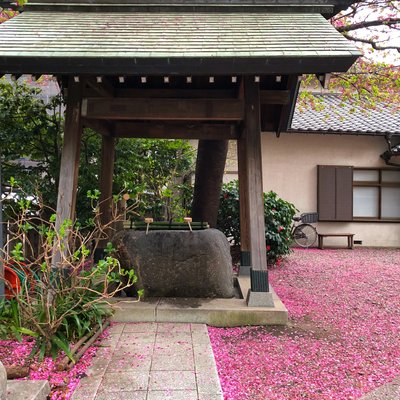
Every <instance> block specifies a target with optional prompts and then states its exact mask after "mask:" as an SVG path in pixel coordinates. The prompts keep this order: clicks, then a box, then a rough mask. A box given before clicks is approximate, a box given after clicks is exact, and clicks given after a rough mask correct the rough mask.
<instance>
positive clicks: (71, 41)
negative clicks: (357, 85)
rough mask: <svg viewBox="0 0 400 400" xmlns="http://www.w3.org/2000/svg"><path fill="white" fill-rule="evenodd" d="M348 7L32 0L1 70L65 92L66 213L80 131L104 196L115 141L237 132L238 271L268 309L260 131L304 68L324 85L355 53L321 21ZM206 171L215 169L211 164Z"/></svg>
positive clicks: (281, 1)
mask: <svg viewBox="0 0 400 400" xmlns="http://www.w3.org/2000/svg"><path fill="white" fill-rule="evenodd" d="M347 3H348V4H350V1H349V0H309V1H303V0H169V1H168V0H152V1H151V2H148V1H147V0H119V1H116V0H77V1H74V2H70V3H68V2H67V0H32V1H31V2H29V3H28V4H27V5H26V6H25V9H24V11H23V12H22V13H21V14H20V15H18V16H17V17H15V18H13V19H11V20H9V21H7V22H5V23H3V24H2V25H0V74H5V73H10V74H17V75H18V74H33V75H36V76H37V75H41V74H51V75H53V76H55V77H57V79H58V81H59V82H60V83H61V85H62V88H63V89H64V93H65V94H66V97H67V108H66V121H65V138H64V148H63V153H62V160H61V171H60V186H59V193H58V204H57V213H58V218H59V220H60V221H61V220H62V219H64V218H73V217H74V214H75V200H76V191H77V177H78V170H79V151H80V138H81V133H82V127H83V126H88V127H91V128H93V129H94V130H96V131H97V132H98V133H99V134H101V135H102V139H103V150H102V173H101V183H100V186H101V191H102V196H103V198H104V199H106V198H108V197H110V195H111V190H112V181H113V176H112V171H113V161H114V160H113V158H114V156H113V154H114V140H115V138H118V137H132V138H134V137H147V138H188V139H199V140H200V143H202V142H203V144H204V143H207V144H208V145H209V146H211V147H212V146H213V145H215V146H217V145H218V142H220V141H225V140H227V139H230V140H232V139H236V140H237V146H238V160H239V181H240V205H241V206H240V213H241V215H240V221H241V250H242V268H241V271H242V272H241V273H243V272H244V273H247V274H250V277H251V291H250V295H249V297H248V305H249V306H252V305H254V306H272V301H271V299H272V294H271V293H270V292H269V285H268V273H267V265H266V254H265V239H264V230H265V226H264V208H263V201H262V192H263V186H262V168H261V146H260V144H261V132H262V131H269V132H271V131H274V132H277V133H279V132H280V131H284V130H286V129H287V127H288V123H289V122H290V119H291V116H292V112H293V109H294V104H295V101H296V96H297V89H298V82H299V76H300V75H301V74H304V73H312V74H317V75H318V76H319V77H320V79H322V80H323V79H324V74H326V73H330V72H341V71H346V70H347V69H348V68H349V67H350V66H351V65H352V64H353V62H354V61H355V60H356V59H357V57H358V56H359V55H360V53H359V52H358V51H357V50H356V49H355V47H353V45H352V44H351V43H350V42H348V41H347V40H346V39H345V38H343V37H342V36H341V35H340V34H339V33H337V32H336V31H335V29H334V28H333V27H332V26H331V25H330V23H329V22H328V21H327V20H326V18H328V17H330V16H332V15H334V13H335V7H337V6H338V5H339V6H343V5H344V4H347ZM288 162H289V161H288ZM205 167H206V168H210V170H212V162H211V161H210V163H209V165H206V166H205ZM210 175H211V174H210ZM106 210H107V207H105V208H104V209H103V211H104V214H105V215H106V214H107V211H106Z"/></svg>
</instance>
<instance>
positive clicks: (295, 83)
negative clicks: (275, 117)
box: [276, 75, 300, 137]
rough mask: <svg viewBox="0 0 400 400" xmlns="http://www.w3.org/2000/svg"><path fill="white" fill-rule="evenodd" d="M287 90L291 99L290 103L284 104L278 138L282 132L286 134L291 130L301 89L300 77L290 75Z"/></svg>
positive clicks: (277, 131)
mask: <svg viewBox="0 0 400 400" xmlns="http://www.w3.org/2000/svg"><path fill="white" fill-rule="evenodd" d="M287 88H288V90H287V91H288V92H289V98H288V102H287V103H286V104H284V105H283V107H282V109H281V114H280V117H279V123H278V127H277V129H276V136H277V137H279V136H280V134H281V132H286V131H287V130H288V129H289V128H290V125H291V122H292V118H293V114H294V110H295V107H296V101H297V96H298V93H299V88H300V81H299V77H298V75H289V79H288V83H287Z"/></svg>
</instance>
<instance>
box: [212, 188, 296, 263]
mask: <svg viewBox="0 0 400 400" xmlns="http://www.w3.org/2000/svg"><path fill="white" fill-rule="evenodd" d="M296 211H297V210H296V207H295V206H294V205H293V204H291V203H289V202H287V201H285V200H282V199H280V198H279V197H278V195H277V194H276V193H275V192H272V191H271V192H268V193H264V213H265V246H266V251H267V259H268V263H269V264H275V263H276V262H277V261H278V260H279V259H280V258H281V257H282V256H284V255H287V254H289V253H290V251H291V250H290V245H291V242H292V236H291V226H292V222H293V221H292V218H293V216H294V215H295V213H296ZM217 225H218V229H220V230H221V231H222V232H223V233H224V234H225V235H226V236H227V237H228V238H229V240H230V242H231V244H232V245H233V246H239V245H240V217H239V182H238V181H237V180H235V181H232V182H229V183H227V184H224V185H223V187H222V191H221V200H220V208H219V212H218V223H217Z"/></svg>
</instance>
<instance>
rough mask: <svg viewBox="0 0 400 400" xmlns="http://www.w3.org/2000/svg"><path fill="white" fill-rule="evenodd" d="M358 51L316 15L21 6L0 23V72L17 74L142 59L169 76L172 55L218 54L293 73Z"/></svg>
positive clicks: (213, 57) (128, 64)
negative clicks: (19, 70)
mask: <svg viewBox="0 0 400 400" xmlns="http://www.w3.org/2000/svg"><path fill="white" fill-rule="evenodd" d="M359 55H360V53H359V51H358V50H357V49H356V48H355V47H354V45H353V44H352V43H351V42H350V41H348V40H346V39H345V38H344V37H343V36H342V35H340V34H339V33H338V32H337V31H336V30H335V29H334V28H333V27H332V26H331V24H329V22H328V21H326V20H325V19H324V17H322V16H321V15H320V14H317V13H284V12H282V13H226V12H225V13H217V12H213V13H190V12H185V13H173V12H168V13H162V12H158V13H157V12H151V13H143V12H125V13H119V12H114V13H112V15H110V14H109V13H105V12H56V11H48V12H37V11H26V12H24V13H22V14H21V15H19V16H17V17H15V18H13V19H11V20H10V21H8V22H6V23H3V24H1V25H0V70H1V71H2V72H10V73H12V72H17V71H11V70H9V69H10V68H11V67H10V65H15V66H18V65H20V64H21V62H22V63H25V64H26V65H27V66H28V65H29V66H30V67H31V68H33V69H34V67H35V66H37V65H39V64H40V66H41V68H42V70H41V71H40V72H42V73H46V72H47V73H54V72H58V71H52V70H50V69H51V65H52V64H51V63H52V60H58V61H57V63H58V64H57V66H58V68H60V71H59V72H61V73H62V72H68V71H66V70H65V68H66V66H69V68H70V69H73V68H74V66H75V67H76V68H78V69H79V68H83V66H84V65H86V63H88V62H91V63H92V64H91V65H94V66H95V67H96V68H98V69H101V68H103V67H105V66H110V67H111V66H112V67H114V68H116V69H117V68H118V66H119V65H120V66H121V65H122V63H123V65H124V67H125V68H126V69H127V70H129V71H131V73H135V72H137V71H136V70H135V68H136V69H137V68H138V65H140V64H141V63H143V66H142V69H143V72H145V71H148V72H149V73H151V72H152V70H151V69H152V68H153V67H154V65H155V63H159V62H160V60H167V61H168V65H169V69H170V70H171V72H172V73H173V72H175V71H174V63H175V62H176V61H175V60H177V59H178V60H181V61H180V63H181V64H182V63H183V65H185V63H186V64H187V63H188V61H190V60H191V59H192V60H193V59H195V60H199V61H198V62H197V64H196V65H198V66H200V65H201V63H204V62H206V61H205V60H207V62H208V63H210V65H211V66H212V65H214V67H215V64H216V62H219V61H220V60H224V59H232V60H236V64H237V65H241V62H243V60H247V61H246V62H247V64H248V63H249V60H259V64H258V65H262V67H263V69H264V70H265V72H266V73H268V72H271V71H270V70H271V68H273V66H274V62H276V60H285V62H286V64H287V65H288V68H289V67H291V68H292V67H293V66H296V65H297V66H298V69H299V71H300V70H301V69H305V70H306V69H309V68H308V67H307V62H308V63H309V65H313V66H314V68H318V65H315V64H316V63H317V62H318V60H321V62H325V63H328V64H329V67H330V68H332V70H336V69H335V68H339V69H340V70H341V69H343V68H348V67H349V66H350V65H351V63H352V62H354V60H355V59H356V58H357V57H358V56H359ZM288 58H289V59H290V60H291V62H290V63H288V62H287V59H288ZM60 60H61V61H60ZM307 60H308V61H307ZM45 64H47V65H49V67H48V69H49V70H48V71H45V70H43V68H44V67H43V65H45ZM164 64H165V62H164V61H163V65H164ZM271 66H272V67H271ZM121 68H122V67H121ZM324 68H325V69H326V68H327V66H325V67H324ZM110 69H111V68H110ZM294 69H296V67H294ZM111 70H112V69H111ZM22 72H27V73H29V72H34V71H28V70H25V71H22ZM38 72H39V71H38ZM70 72H71V71H70ZM76 72H78V70H77V71H76ZM90 72H96V71H93V70H91V71H90ZM118 72H119V71H118V70H116V73H118ZM259 72H260V73H262V72H263V71H259ZM276 72H279V71H276ZM294 72H296V71H294ZM303 72H304V71H303ZM305 72H307V71H305ZM321 72H323V71H321Z"/></svg>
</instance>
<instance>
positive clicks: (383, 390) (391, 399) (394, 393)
mask: <svg viewBox="0 0 400 400" xmlns="http://www.w3.org/2000/svg"><path fill="white" fill-rule="evenodd" d="M360 400H400V378H397V379H395V380H393V381H392V382H389V383H386V384H385V385H382V386H381V387H379V388H378V389H376V390H374V391H373V392H371V393H368V394H366V395H365V396H363V397H362V398H361V399H360Z"/></svg>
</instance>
